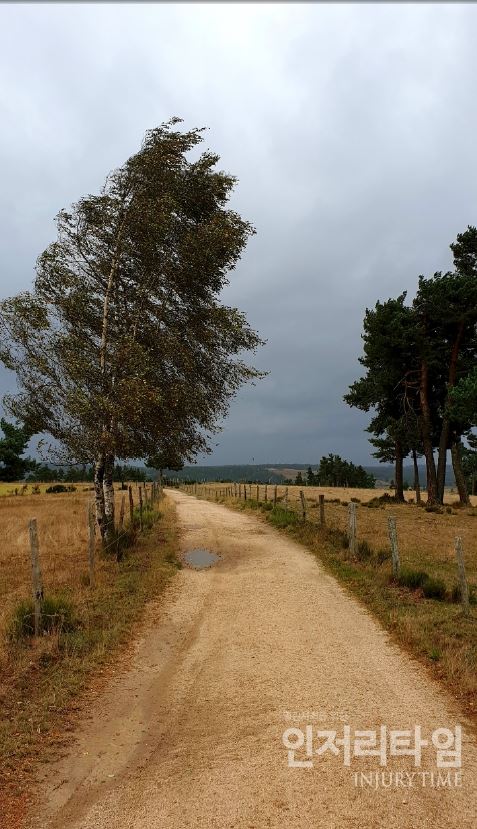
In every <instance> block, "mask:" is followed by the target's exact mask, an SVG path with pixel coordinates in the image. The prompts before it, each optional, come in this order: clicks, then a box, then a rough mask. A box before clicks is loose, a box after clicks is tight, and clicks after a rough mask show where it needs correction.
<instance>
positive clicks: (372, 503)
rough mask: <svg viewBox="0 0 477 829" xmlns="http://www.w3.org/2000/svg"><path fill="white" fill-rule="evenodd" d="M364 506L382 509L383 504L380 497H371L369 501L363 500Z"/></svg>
mask: <svg viewBox="0 0 477 829" xmlns="http://www.w3.org/2000/svg"><path fill="white" fill-rule="evenodd" d="M364 506H365V507H368V509H384V504H383V503H382V501H381V499H380V498H371V500H370V501H366V502H365V504H364Z"/></svg>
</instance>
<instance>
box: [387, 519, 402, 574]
mask: <svg viewBox="0 0 477 829" xmlns="http://www.w3.org/2000/svg"><path fill="white" fill-rule="evenodd" d="M388 532H389V541H390V542H391V556H392V562H393V576H394V578H395V579H397V578H399V571H400V569H401V562H400V560H399V546H398V537H397V529H396V519H395V518H394V517H393V516H392V515H389V516H388Z"/></svg>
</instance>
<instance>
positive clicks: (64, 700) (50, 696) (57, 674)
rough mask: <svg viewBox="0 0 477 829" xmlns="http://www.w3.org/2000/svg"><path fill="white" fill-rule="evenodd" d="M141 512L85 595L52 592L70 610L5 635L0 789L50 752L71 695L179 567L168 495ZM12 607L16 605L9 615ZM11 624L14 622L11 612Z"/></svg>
mask: <svg viewBox="0 0 477 829" xmlns="http://www.w3.org/2000/svg"><path fill="white" fill-rule="evenodd" d="M147 518H148V520H147V522H145V524H146V528H145V531H144V532H143V533H142V534H140V535H138V536H137V537H136V538H135V540H134V543H133V544H132V546H131V547H129V548H127V549H125V550H124V551H123V556H122V559H121V561H120V562H117V561H116V560H115V559H114V557H111V556H109V561H108V562H105V566H104V567H103V568H102V578H101V581H100V582H99V584H98V586H97V587H96V588H95V589H93V590H89V591H86V596H85V591H84V590H83V591H81V593H80V594H76V595H75V591H74V589H73V588H70V589H69V590H68V589H65V590H64V591H63V593H62V595H61V596H60V597H57V598H56V602H57V605H58V604H59V605H61V604H62V605H63V606H66V607H67V608H69V611H71V612H70V615H69V617H68V624H66V625H64V626H63V627H60V628H57V627H55V628H53V629H52V630H50V631H49V632H46V633H45V635H43V636H41V637H39V638H38V639H37V640H34V639H33V638H31V637H28V636H27V637H21V636H20V637H19V636H18V635H16V636H10V639H9V641H8V642H7V644H6V647H5V649H4V655H3V657H2V664H1V665H0V705H1V708H2V721H1V725H0V769H1V770H2V771H1V772H0V789H2V790H3V791H4V793H7V792H8V791H10V793H11V794H15V793H16V792H18V791H20V790H21V789H22V787H23V784H24V783H25V782H27V781H28V779H29V776H30V773H31V771H32V770H33V768H34V766H35V758H39V759H42V760H43V759H45V758H46V757H48V756H49V755H54V754H55V753H57V751H58V748H59V746H61V745H62V744H64V742H65V735H66V732H67V731H68V730H69V729H70V728H71V724H70V723H71V715H72V713H73V712H74V710H75V708H77V707H78V695H80V694H81V693H82V692H83V691H84V690H85V689H86V686H87V684H88V683H89V684H90V680H91V679H92V677H93V675H97V674H98V673H100V672H101V670H102V669H104V670H105V672H107V666H108V663H111V662H112V660H113V659H114V657H115V656H117V654H118V649H119V648H120V646H121V645H122V644H124V643H126V642H127V641H128V640H129V639H130V634H131V628H132V627H133V626H134V625H135V624H136V623H137V622H138V621H140V619H141V614H142V611H143V609H144V607H145V605H146V603H147V601H148V600H150V599H152V598H157V597H158V596H160V595H161V593H162V592H163V591H164V589H165V587H166V585H167V583H168V581H169V580H170V578H171V577H172V576H173V574H174V573H175V572H176V571H177V568H178V567H180V564H179V562H178V559H177V558H176V552H177V549H178V546H177V530H176V520H175V510H174V506H173V505H172V503H171V502H169V501H168V500H167V499H165V500H163V501H162V502H160V504H159V507H158V511H157V512H156V511H155V512H154V515H152V514H151V516H149V515H148V516H147ZM102 555H103V556H106V555H107V554H105V553H103V554H102ZM78 595H81V600H80V601H78V598H77V596H78ZM18 612H19V611H18V608H17V610H16V615H17V617H18ZM20 615H21V613H20ZM16 624H18V618H16ZM12 625H13V629H14V626H15V614H13V615H12ZM12 625H11V626H10V631H12ZM0 822H1V821H0ZM11 825H13V823H12V824H11Z"/></svg>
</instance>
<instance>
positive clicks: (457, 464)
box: [451, 438, 470, 507]
mask: <svg viewBox="0 0 477 829" xmlns="http://www.w3.org/2000/svg"><path fill="white" fill-rule="evenodd" d="M461 445H462V444H461V442H460V439H459V438H457V439H456V440H455V441H454V443H453V444H452V446H451V456H452V466H453V467H454V475H455V482H456V485H457V490H458V492H459V498H460V502H461V504H462V505H463V506H465V507H468V506H470V498H469V493H468V492H467V485H466V482H465V475H464V470H463V469H462V457H461Z"/></svg>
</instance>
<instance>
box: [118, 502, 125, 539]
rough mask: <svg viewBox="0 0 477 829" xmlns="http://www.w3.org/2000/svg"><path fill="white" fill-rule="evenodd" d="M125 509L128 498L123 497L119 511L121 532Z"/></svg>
mask: <svg viewBox="0 0 477 829" xmlns="http://www.w3.org/2000/svg"><path fill="white" fill-rule="evenodd" d="M125 509H126V498H125V497H124V495H123V497H122V498H121V508H120V510H119V530H120V532H122V530H123V524H124V512H125Z"/></svg>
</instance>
